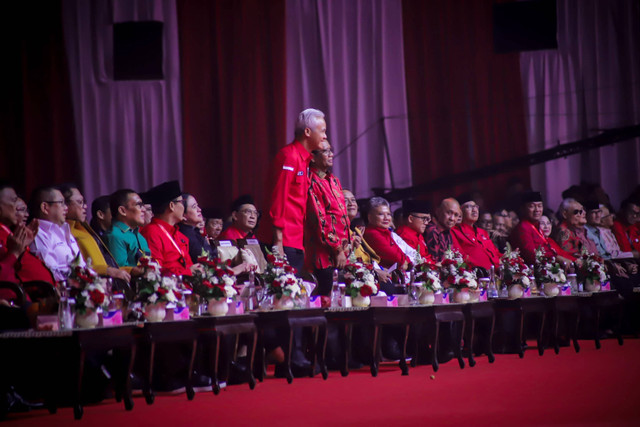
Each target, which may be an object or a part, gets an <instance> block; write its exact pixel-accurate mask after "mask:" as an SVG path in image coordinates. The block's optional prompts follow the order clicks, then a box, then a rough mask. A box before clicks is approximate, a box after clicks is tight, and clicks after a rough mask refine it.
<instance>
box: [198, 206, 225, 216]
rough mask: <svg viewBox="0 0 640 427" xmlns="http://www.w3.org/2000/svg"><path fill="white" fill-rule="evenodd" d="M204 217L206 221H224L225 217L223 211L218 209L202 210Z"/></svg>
mask: <svg viewBox="0 0 640 427" xmlns="http://www.w3.org/2000/svg"><path fill="white" fill-rule="evenodd" d="M202 216H203V217H204V218H205V219H222V218H224V215H222V211H221V210H220V209H218V208H207V209H203V210H202Z"/></svg>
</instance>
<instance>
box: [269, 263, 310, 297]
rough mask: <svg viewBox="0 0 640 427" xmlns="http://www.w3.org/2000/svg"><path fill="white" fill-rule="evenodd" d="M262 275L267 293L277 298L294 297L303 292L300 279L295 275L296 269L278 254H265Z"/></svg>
mask: <svg viewBox="0 0 640 427" xmlns="http://www.w3.org/2000/svg"><path fill="white" fill-rule="evenodd" d="M262 277H263V279H264V281H265V284H266V285H267V292H268V293H269V295H274V296H275V297H276V298H277V299H280V298H282V297H290V298H296V297H298V296H299V295H300V294H301V293H302V292H303V290H302V289H303V286H302V279H300V278H298V277H296V269H295V268H293V267H292V266H291V265H289V263H288V262H287V260H286V258H285V257H282V256H280V255H274V254H267V266H266V267H265V269H264V273H263V274H262Z"/></svg>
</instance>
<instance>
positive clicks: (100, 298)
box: [89, 290, 104, 305]
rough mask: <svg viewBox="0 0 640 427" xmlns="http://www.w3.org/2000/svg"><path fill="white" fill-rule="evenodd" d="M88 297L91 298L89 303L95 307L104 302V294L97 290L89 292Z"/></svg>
mask: <svg viewBox="0 0 640 427" xmlns="http://www.w3.org/2000/svg"><path fill="white" fill-rule="evenodd" d="M89 297H90V298H91V301H93V302H94V303H96V304H97V305H101V304H102V303H103V302H104V294H103V293H102V292H100V291H98V290H93V291H90V292H89Z"/></svg>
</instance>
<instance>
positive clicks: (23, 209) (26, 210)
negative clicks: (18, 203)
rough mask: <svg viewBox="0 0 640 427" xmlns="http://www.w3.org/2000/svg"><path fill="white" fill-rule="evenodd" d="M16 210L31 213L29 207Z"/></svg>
mask: <svg viewBox="0 0 640 427" xmlns="http://www.w3.org/2000/svg"><path fill="white" fill-rule="evenodd" d="M16 212H24V213H29V209H28V208H27V207H24V208H16Z"/></svg>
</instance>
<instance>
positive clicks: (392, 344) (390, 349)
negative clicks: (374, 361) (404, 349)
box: [382, 338, 402, 360]
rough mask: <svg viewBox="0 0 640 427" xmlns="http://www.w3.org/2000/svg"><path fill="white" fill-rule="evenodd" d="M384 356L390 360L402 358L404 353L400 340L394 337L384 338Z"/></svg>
mask: <svg viewBox="0 0 640 427" xmlns="http://www.w3.org/2000/svg"><path fill="white" fill-rule="evenodd" d="M382 357H384V358H385V359H388V360H400V358H401V357H402V354H401V352H400V346H399V345H398V342H397V341H396V340H394V339H392V338H386V339H385V338H383V341H382Z"/></svg>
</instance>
